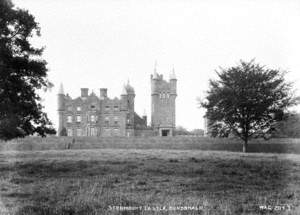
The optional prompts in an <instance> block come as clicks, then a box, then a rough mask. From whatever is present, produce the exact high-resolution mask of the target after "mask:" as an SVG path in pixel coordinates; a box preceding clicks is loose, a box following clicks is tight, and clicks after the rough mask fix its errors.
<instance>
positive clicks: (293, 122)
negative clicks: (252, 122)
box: [274, 112, 300, 138]
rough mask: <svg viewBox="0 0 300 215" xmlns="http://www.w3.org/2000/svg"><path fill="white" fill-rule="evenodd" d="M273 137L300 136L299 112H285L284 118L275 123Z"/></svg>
mask: <svg viewBox="0 0 300 215" xmlns="http://www.w3.org/2000/svg"><path fill="white" fill-rule="evenodd" d="M274 136H275V137H285V138H286V137H288V138H299V137H300V114H299V113H296V112H291V113H288V114H286V116H285V119H284V120H282V121H280V122H278V123H276V133H275V134H274Z"/></svg>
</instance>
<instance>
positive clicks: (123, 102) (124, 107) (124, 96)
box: [121, 84, 128, 110]
mask: <svg viewBox="0 0 300 215" xmlns="http://www.w3.org/2000/svg"><path fill="white" fill-rule="evenodd" d="M127 99H128V98H127V90H126V85H125V84H124V86H123V89H122V93H121V109H122V110H127V104H128V102H127Z"/></svg>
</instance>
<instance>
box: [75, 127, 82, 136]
mask: <svg viewBox="0 0 300 215" xmlns="http://www.w3.org/2000/svg"><path fill="white" fill-rule="evenodd" d="M76 135H77V136H79V137H80V136H82V129H81V128H77V130H76Z"/></svg>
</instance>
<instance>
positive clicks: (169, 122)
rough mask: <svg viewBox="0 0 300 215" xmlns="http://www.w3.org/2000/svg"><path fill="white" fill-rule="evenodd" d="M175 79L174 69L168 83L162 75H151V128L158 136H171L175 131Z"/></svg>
mask: <svg viewBox="0 0 300 215" xmlns="http://www.w3.org/2000/svg"><path fill="white" fill-rule="evenodd" d="M176 97H177V79H176V76H175V72H174V69H173V71H172V74H171V75H170V79H169V82H168V81H166V80H164V79H163V75H159V74H157V73H156V71H155V72H154V74H153V75H151V126H152V128H153V129H154V131H155V132H156V133H157V134H158V136H173V135H174V130H175V126H176V124H175V119H176V112H175V100H176Z"/></svg>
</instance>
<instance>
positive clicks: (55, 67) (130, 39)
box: [13, 0, 300, 130]
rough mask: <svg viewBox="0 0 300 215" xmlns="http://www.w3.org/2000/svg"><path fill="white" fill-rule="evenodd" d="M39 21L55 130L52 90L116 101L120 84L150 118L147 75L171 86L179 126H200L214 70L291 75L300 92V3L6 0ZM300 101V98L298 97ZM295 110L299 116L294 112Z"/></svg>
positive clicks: (254, 0) (48, 108)
mask: <svg viewBox="0 0 300 215" xmlns="http://www.w3.org/2000/svg"><path fill="white" fill-rule="evenodd" d="M13 2H14V4H15V5H16V6H17V7H20V8H25V9H28V10H29V11H30V13H32V14H33V15H34V16H35V17H36V21H37V22H39V23H40V27H41V33H42V36H41V37H40V38H34V39H32V43H33V44H35V45H36V46H45V47H46V49H45V51H44V54H43V58H44V59H45V60H46V61H47V62H48V69H49V72H48V78H49V80H50V81H51V82H52V83H53V84H54V87H53V88H52V89H51V91H47V92H46V93H41V96H42V98H43V105H44V106H45V109H44V110H45V111H46V112H47V114H48V116H49V118H50V120H51V121H52V122H53V123H54V126H57V122H58V115H57V112H56V110H57V91H58V88H59V85H60V83H63V85H64V90H65V92H66V93H69V95H70V96H71V97H73V98H75V97H78V96H79V95H80V88H84V87H88V88H90V92H91V91H92V90H93V91H94V92H95V93H96V94H98V95H99V88H108V96H109V97H111V98H114V97H119V96H120V94H121V92H122V86H123V84H124V83H125V82H127V80H129V81H130V84H131V85H132V86H133V87H134V88H135V92H136V97H135V110H136V112H137V113H138V114H140V115H142V114H143V112H144V110H145V111H146V113H147V115H148V118H149V119H150V111H151V109H150V108H151V106H150V101H151V100H150V99H151V92H150V74H152V73H153V71H154V64H155V61H157V72H158V73H159V74H163V75H164V77H165V78H166V79H167V80H168V77H169V74H170V72H171V70H172V68H173V67H174V69H175V72H176V76H177V79H178V86H177V91H178V97H177V99H176V125H177V126H183V127H185V128H187V129H189V130H191V129H195V128H203V127H204V120H203V115H204V112H205V111H204V110H203V109H200V108H199V107H198V106H199V105H198V102H197V98H198V97H199V98H204V97H205V92H206V90H207V89H208V80H209V79H214V78H216V74H215V70H218V69H219V67H222V68H226V67H230V66H235V65H237V64H238V63H239V60H240V59H242V60H245V61H249V60H251V59H254V58H255V60H256V62H257V63H260V64H261V65H265V66H266V67H268V68H273V69H281V70H286V71H289V73H288V74H287V76H286V78H287V80H288V81H293V82H294V86H295V89H298V87H299V85H300V58H299V57H300V55H299V51H300V42H299V38H300V28H299V26H300V1H299V0H289V1H286V0H227V1H222V0H218V1H217V0H88V1H87V0H13ZM297 94H298V95H299V91H297ZM294 110H297V111H300V108H299V107H296V108H294Z"/></svg>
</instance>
